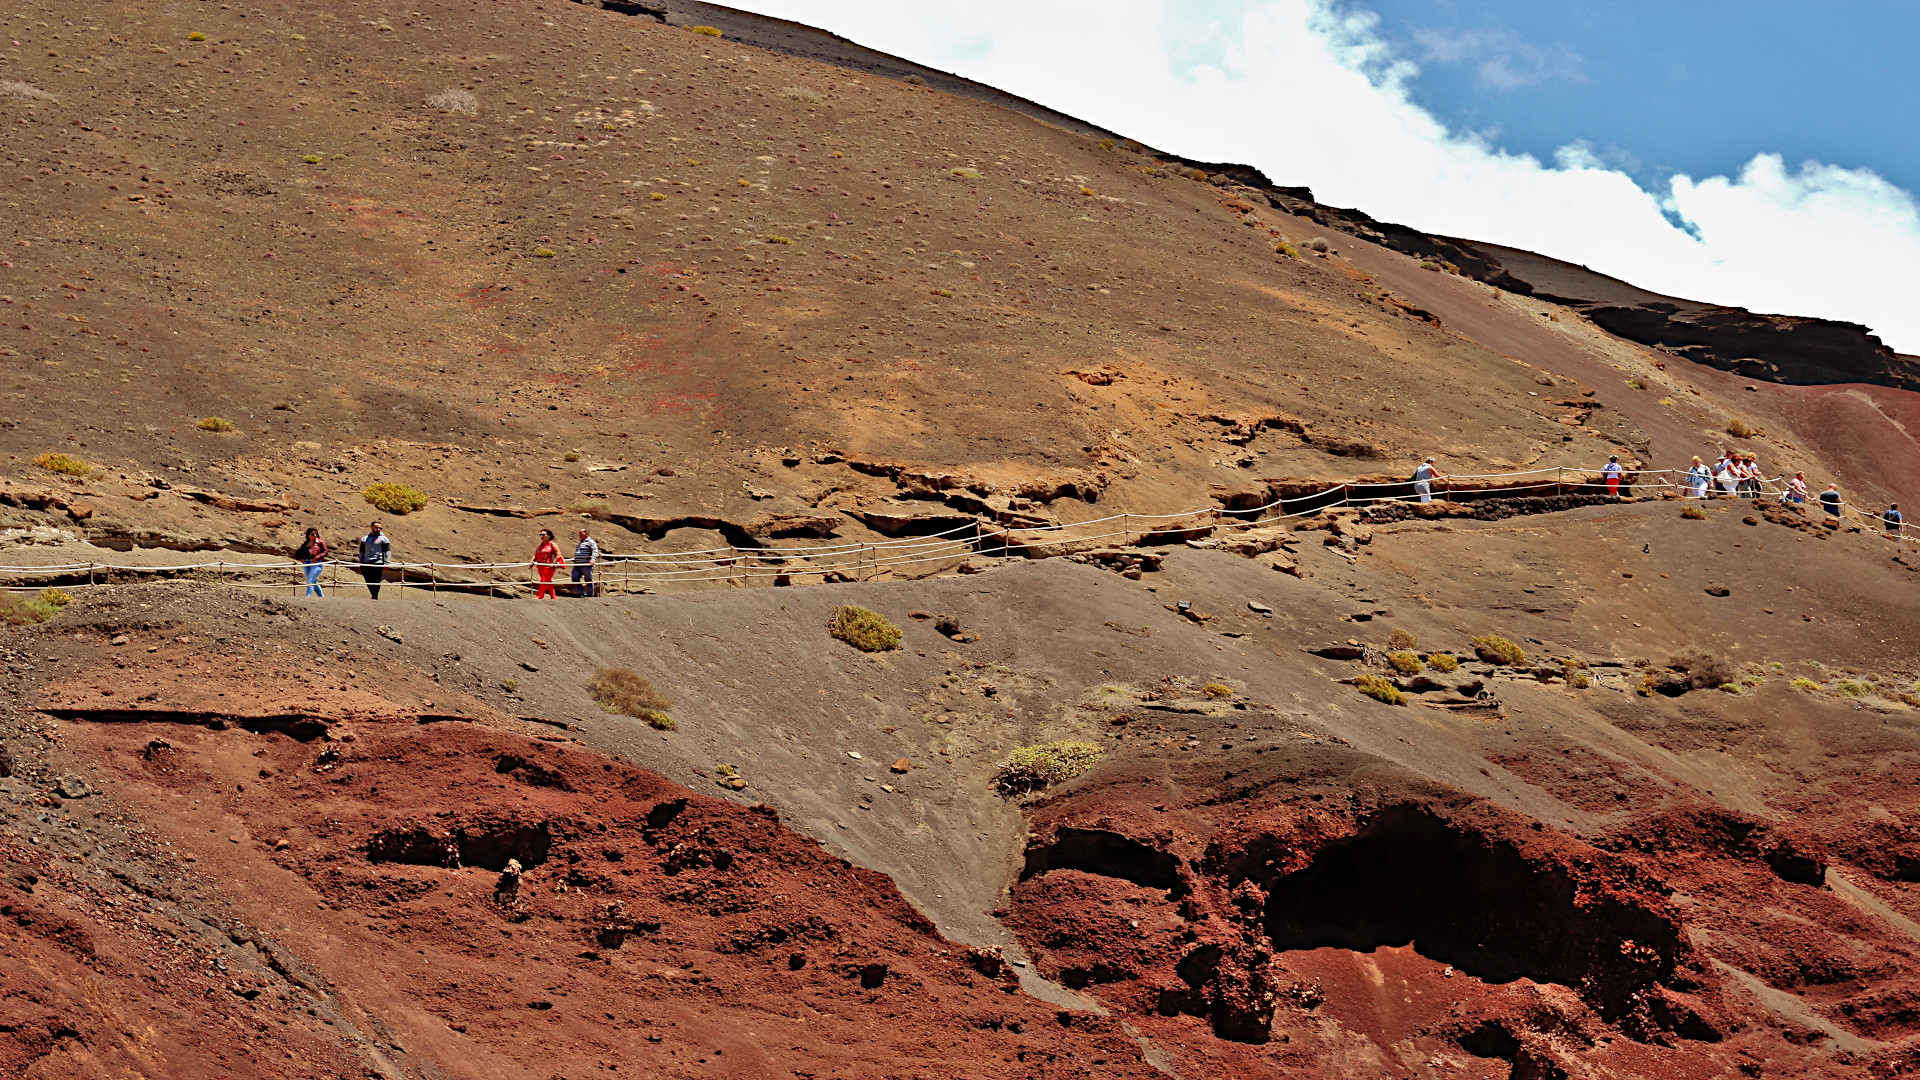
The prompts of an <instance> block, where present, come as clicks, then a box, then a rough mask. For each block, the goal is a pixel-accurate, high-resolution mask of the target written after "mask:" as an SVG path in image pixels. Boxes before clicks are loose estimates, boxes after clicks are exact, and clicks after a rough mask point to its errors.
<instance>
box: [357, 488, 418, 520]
mask: <svg viewBox="0 0 1920 1080" xmlns="http://www.w3.org/2000/svg"><path fill="white" fill-rule="evenodd" d="M360 494H361V496H362V497H364V498H365V499H366V500H367V501H368V502H370V503H372V504H373V505H375V506H377V507H379V508H380V509H382V510H384V511H386V512H387V513H389V514H398V515H402V516H404V515H407V514H411V513H413V512H414V511H416V510H424V509H426V508H427V493H426V492H424V491H421V490H420V489H419V488H417V487H409V486H407V485H406V484H389V483H387V482H385V481H381V482H380V483H377V484H368V485H367V486H366V488H365V490H363V491H361V492H360Z"/></svg>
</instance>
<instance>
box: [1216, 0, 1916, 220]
mask: <svg viewBox="0 0 1920 1080" xmlns="http://www.w3.org/2000/svg"><path fill="white" fill-rule="evenodd" d="M1206 6H1212V5H1206ZM1344 6H1345V7H1347V8H1349V9H1352V10H1370V11H1372V12H1374V13H1375V14H1377V15H1378V16H1379V17H1380V22H1379V23H1378V24H1377V27H1376V31H1375V32H1376V33H1377V34H1378V35H1379V36H1380V37H1381V38H1382V39H1383V40H1385V41H1386V42H1388V43H1389V44H1390V45H1391V46H1392V47H1393V50H1394V52H1395V53H1396V54H1397V55H1399V56H1401V57H1404V58H1406V59H1409V60H1412V61H1413V62H1414V63H1416V64H1417V65H1418V66H1419V68H1420V75H1419V77H1418V78H1416V79H1414V80H1412V81H1411V82H1410V84H1409V89H1410V91H1411V95H1412V98H1413V100H1414V101H1415V102H1417V103H1418V104H1420V105H1422V106H1424V107H1425V108H1426V109H1427V110H1428V111H1430V112H1432V113H1433V114H1434V115H1435V116H1436V117H1438V118H1439V119H1441V120H1442V121H1444V122H1445V123H1447V124H1448V125H1449V126H1451V127H1454V128H1457V129H1461V130H1472V131H1479V132H1481V133H1483V134H1486V135H1487V136H1488V137H1489V138H1491V139H1492V141H1493V142H1495V143H1496V144H1498V145H1500V146H1502V147H1505V148H1507V149H1509V150H1515V151H1521V152H1526V153H1530V154H1533V155H1534V156H1535V157H1538V158H1541V159H1542V160H1551V158H1552V157H1553V154H1554V151H1556V150H1557V149H1559V148H1560V147H1562V146H1565V145H1567V144H1569V143H1573V142H1578V141H1581V140H1585V141H1587V142H1588V143H1590V144H1591V145H1592V146H1593V149H1594V151H1595V152H1596V153H1597V154H1598V155H1599V157H1600V158H1601V160H1603V161H1606V162H1607V163H1608V164H1612V165H1615V166H1617V167H1620V168H1622V169H1624V170H1625V171H1626V172H1628V173H1629V174H1630V175H1632V176H1634V177H1635V178H1636V179H1640V180H1643V181H1646V182H1649V183H1651V182H1655V181H1662V180H1665V179H1666V178H1667V177H1668V176H1670V175H1672V174H1673V173H1676V172H1680V173H1686V174H1688V175H1691V176H1711V175H1716V174H1720V175H1724V174H1729V173H1732V172H1734V171H1736V170H1738V169H1739V168H1740V167H1741V166H1742V165H1744V164H1745V163H1746V162H1747V160H1748V159H1750V158H1751V157H1752V156H1753V155H1754V153H1755V152H1757V151H1761V150H1768V151H1773V152H1776V153H1779V154H1781V155H1782V156H1783V157H1784V158H1785V159H1786V160H1787V161H1788V162H1789V163H1792V164H1797V163H1799V162H1801V161H1805V160H1808V159H1813V160H1818V161H1822V162H1827V163H1829V164H1835V165H1843V166H1848V167H1853V168H1859V167H1866V168H1871V169H1873V170H1875V171H1876V172H1878V173H1879V174H1880V175H1881V176H1884V177H1886V178H1887V179H1888V180H1890V181H1892V182H1894V183H1895V184H1898V185H1899V186H1900V187H1902V188H1905V189H1907V190H1909V191H1912V190H1914V189H1915V188H1916V187H1917V186H1920V142H1916V140H1915V139H1914V138H1913V137H1912V136H1913V126H1914V121H1913V115H1912V110H1913V107H1914V106H1915V105H1916V104H1920V66H1916V65H1915V64H1914V62H1913V57H1912V55H1911V51H1912V50H1911V45H1912V43H1913V42H1914V41H1915V40H1917V39H1920V4H1917V3H1912V2H1902V3H1891V2H1862V0H1852V2H1829V3H1822V4H1809V3H1806V2H1800V3H1791V4H1790V3H1782V2H1780V0H1743V2H1740V3H1730V2H1724V0H1692V2H1673V0H1667V2H1662V3H1654V2H1648V0H1366V2H1363V3H1348V4H1345V5H1344Z"/></svg>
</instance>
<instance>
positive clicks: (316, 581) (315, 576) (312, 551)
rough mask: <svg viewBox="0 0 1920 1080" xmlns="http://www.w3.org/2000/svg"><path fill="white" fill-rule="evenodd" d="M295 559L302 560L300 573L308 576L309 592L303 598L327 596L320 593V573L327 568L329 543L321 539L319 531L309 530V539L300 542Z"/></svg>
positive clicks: (295, 552)
mask: <svg viewBox="0 0 1920 1080" xmlns="http://www.w3.org/2000/svg"><path fill="white" fill-rule="evenodd" d="M293 557H294V558H296V559H298V560H300V572H301V573H302V574H304V575H305V576H306V579H307V591H306V592H304V593H301V594H300V595H302V596H325V595H326V593H323V592H321V591H320V571H322V570H325V569H326V568H327V542H326V541H325V540H322V539H320V530H319V529H308V530H307V538H306V539H305V540H302V541H301V542H300V546H299V548H297V549H296V550H295V551H294V553H293Z"/></svg>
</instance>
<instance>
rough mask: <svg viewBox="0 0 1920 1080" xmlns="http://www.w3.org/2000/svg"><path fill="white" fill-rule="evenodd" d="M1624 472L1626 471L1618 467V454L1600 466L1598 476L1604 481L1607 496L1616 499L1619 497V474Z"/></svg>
mask: <svg viewBox="0 0 1920 1080" xmlns="http://www.w3.org/2000/svg"><path fill="white" fill-rule="evenodd" d="M1625 471H1626V470H1624V469H1622V468H1621V467H1620V455H1618V454H1614V455H1612V456H1611V457H1609V458H1607V463H1606V464H1605V465H1602V466H1600V475H1601V477H1602V478H1604V479H1605V480H1606V483H1607V494H1608V495H1611V496H1613V497H1614V498H1616V499H1617V498H1619V497H1620V474H1621V473H1622V472H1625Z"/></svg>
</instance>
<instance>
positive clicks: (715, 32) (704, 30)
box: [687, 26, 727, 37]
mask: <svg viewBox="0 0 1920 1080" xmlns="http://www.w3.org/2000/svg"><path fill="white" fill-rule="evenodd" d="M687 29H689V30H691V31H693V32H694V33H696V34H705V35H707V36H708V37H726V36H727V35H725V34H723V33H721V32H720V31H719V29H718V28H716V27H712V26H689V27H687Z"/></svg>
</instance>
